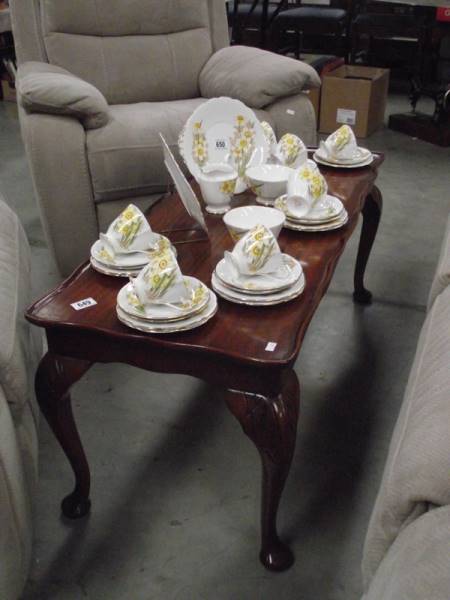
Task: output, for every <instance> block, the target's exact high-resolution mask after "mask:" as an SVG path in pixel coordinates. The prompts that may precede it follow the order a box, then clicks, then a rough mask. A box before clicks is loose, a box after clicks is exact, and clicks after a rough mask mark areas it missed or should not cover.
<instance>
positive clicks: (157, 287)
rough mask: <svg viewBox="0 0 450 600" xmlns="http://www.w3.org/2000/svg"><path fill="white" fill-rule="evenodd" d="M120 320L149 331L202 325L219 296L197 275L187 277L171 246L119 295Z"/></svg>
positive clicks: (182, 328)
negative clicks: (182, 271) (181, 269)
mask: <svg viewBox="0 0 450 600" xmlns="http://www.w3.org/2000/svg"><path fill="white" fill-rule="evenodd" d="M116 310H117V317H118V319H119V321H121V322H122V323H124V324H125V325H127V326H128V327H131V328H132V329H137V330H139V331H143V332H146V333H176V332H180V331H187V330H189V329H195V328H196V327H200V325H203V324H204V323H206V322H207V321H209V319H211V317H213V316H214V315H215V313H216V312H217V298H216V296H215V294H214V293H213V292H211V291H210V290H209V289H208V288H207V287H206V285H204V284H203V283H202V282H201V281H199V280H198V279H196V278H195V277H185V276H183V275H182V273H181V271H180V267H179V266H178V263H177V260H176V258H175V255H174V253H173V252H172V250H171V249H170V248H165V249H163V250H162V251H160V252H153V253H152V256H151V258H150V261H149V263H148V264H147V265H146V266H145V267H144V268H143V269H142V271H141V272H140V273H139V275H138V276H137V277H136V278H135V279H130V282H129V283H127V285H125V286H124V287H123V288H122V289H121V290H120V291H119V294H118V296H117V307H116Z"/></svg>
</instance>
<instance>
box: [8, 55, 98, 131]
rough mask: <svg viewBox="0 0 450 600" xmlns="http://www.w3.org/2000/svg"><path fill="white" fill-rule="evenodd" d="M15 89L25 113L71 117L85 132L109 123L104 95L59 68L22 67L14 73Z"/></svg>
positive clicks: (41, 65) (45, 64)
mask: <svg viewBox="0 0 450 600" xmlns="http://www.w3.org/2000/svg"><path fill="white" fill-rule="evenodd" d="M16 88H17V92H18V98H19V102H20V104H21V105H22V106H23V108H24V109H25V110H26V111H27V112H34V113H49V114H57V115H67V116H69V117H74V118H76V119H78V120H79V121H80V122H81V123H82V125H83V127H84V128H85V129H98V128H99V127H103V126H104V125H106V123H107V122H108V120H109V115H108V103H107V102H106V100H105V98H104V96H103V94H102V93H101V92H100V91H99V90H98V89H97V88H95V87H94V86H93V85H91V84H90V83H88V82H87V81H84V80H83V79H80V78H79V77H75V75H72V74H71V73H69V71H66V70H65V69H62V68H61V67H56V66H54V65H49V64H47V63H41V62H26V63H23V64H22V65H21V66H20V67H19V70H18V73H17V81H16Z"/></svg>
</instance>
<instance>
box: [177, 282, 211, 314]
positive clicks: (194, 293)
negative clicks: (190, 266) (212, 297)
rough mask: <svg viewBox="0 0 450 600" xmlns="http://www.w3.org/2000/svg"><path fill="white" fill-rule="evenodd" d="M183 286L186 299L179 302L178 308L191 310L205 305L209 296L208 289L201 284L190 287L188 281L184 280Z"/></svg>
mask: <svg viewBox="0 0 450 600" xmlns="http://www.w3.org/2000/svg"><path fill="white" fill-rule="evenodd" d="M184 286H185V288H186V291H187V292H188V298H186V299H183V300H182V301H181V303H180V308H183V309H185V310H191V309H192V308H196V307H197V306H200V305H202V304H205V302H206V300H207V296H209V292H208V288H206V287H205V286H204V285H202V284H199V285H197V286H196V287H192V285H191V283H190V282H189V280H188V279H185V280H184Z"/></svg>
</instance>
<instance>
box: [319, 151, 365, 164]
mask: <svg viewBox="0 0 450 600" xmlns="http://www.w3.org/2000/svg"><path fill="white" fill-rule="evenodd" d="M316 154H317V156H318V157H319V158H320V160H323V161H325V162H327V163H331V164H338V165H341V164H343V165H354V164H357V163H360V162H364V161H366V160H367V159H368V158H370V157H371V156H372V152H371V151H370V150H368V149H367V148H361V147H359V148H358V150H357V154H356V156H354V157H353V158H329V157H328V156H326V155H325V154H322V152H321V148H320V147H319V148H318V149H317V150H316Z"/></svg>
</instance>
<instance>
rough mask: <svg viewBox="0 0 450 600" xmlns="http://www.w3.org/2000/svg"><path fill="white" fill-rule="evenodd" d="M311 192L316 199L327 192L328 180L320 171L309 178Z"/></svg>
mask: <svg viewBox="0 0 450 600" xmlns="http://www.w3.org/2000/svg"><path fill="white" fill-rule="evenodd" d="M309 193H310V194H311V196H312V197H313V198H314V200H318V199H319V198H321V197H322V196H323V195H324V194H326V193H327V182H326V181H325V178H324V177H323V175H321V174H320V173H318V172H317V173H314V175H313V176H312V177H311V179H310V180H309Z"/></svg>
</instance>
